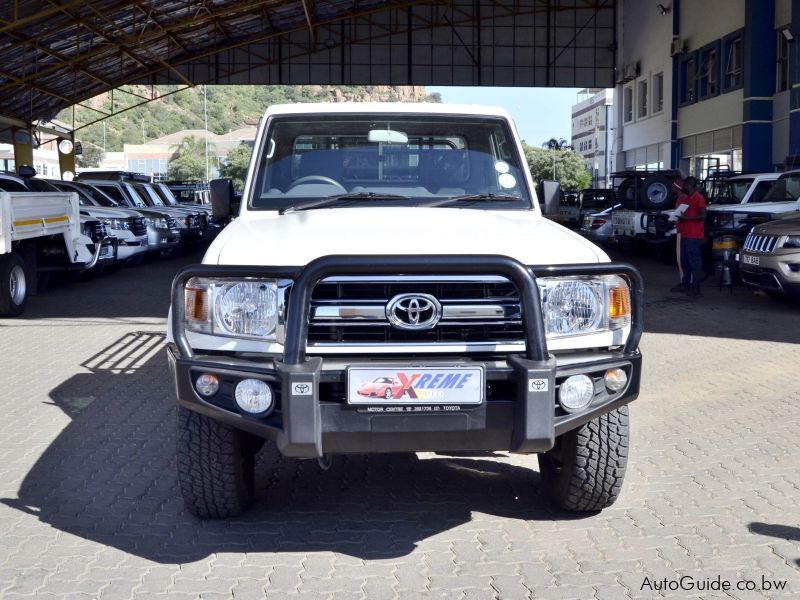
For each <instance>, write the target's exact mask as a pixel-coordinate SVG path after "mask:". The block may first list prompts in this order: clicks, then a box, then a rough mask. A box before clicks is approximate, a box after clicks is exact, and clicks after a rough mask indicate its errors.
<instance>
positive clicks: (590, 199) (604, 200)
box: [580, 191, 614, 209]
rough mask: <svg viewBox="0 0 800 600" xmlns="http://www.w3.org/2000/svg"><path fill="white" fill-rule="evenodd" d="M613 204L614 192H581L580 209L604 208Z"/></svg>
mask: <svg viewBox="0 0 800 600" xmlns="http://www.w3.org/2000/svg"><path fill="white" fill-rule="evenodd" d="M613 202H614V192H611V191H585V192H581V203H580V204H581V208H584V209H585V208H589V209H592V208H606V207H607V206H608V205H610V204H612V203H613Z"/></svg>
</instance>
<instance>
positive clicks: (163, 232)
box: [147, 227, 181, 252]
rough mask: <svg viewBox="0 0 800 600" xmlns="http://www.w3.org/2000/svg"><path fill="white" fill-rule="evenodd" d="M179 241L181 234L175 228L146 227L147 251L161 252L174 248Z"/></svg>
mask: <svg viewBox="0 0 800 600" xmlns="http://www.w3.org/2000/svg"><path fill="white" fill-rule="evenodd" d="M180 243H181V234H180V232H179V231H178V230H177V229H156V228H155V227H148V228H147V251H148V252H162V251H164V250H167V249H169V248H174V247H175V246H177V245H179V244H180Z"/></svg>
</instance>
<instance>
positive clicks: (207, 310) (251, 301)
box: [185, 278, 282, 341]
mask: <svg viewBox="0 0 800 600" xmlns="http://www.w3.org/2000/svg"><path fill="white" fill-rule="evenodd" d="M278 291H279V290H278V282H277V281H276V280H274V279H264V280H246V281H231V280H211V279H201V278H193V279H191V280H189V282H188V283H187V285H186V292H185V298H186V328H187V329H188V330H189V331H196V332H198V333H207V334H211V335H220V336H226V337H237V338H248V339H256V340H264V341H276V340H277V330H278V325H280V324H282V314H281V312H282V311H281V307H280V306H279V293H278Z"/></svg>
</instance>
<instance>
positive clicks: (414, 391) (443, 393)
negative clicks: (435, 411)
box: [347, 366, 484, 406]
mask: <svg viewBox="0 0 800 600" xmlns="http://www.w3.org/2000/svg"><path fill="white" fill-rule="evenodd" d="M483 380H484V372H483V367H404V366H403V367H393V366H380V367H350V368H348V369H347V402H348V404H357V405H373V406H374V405H393V406H414V405H452V406H460V405H477V404H481V402H483V390H484V381H483Z"/></svg>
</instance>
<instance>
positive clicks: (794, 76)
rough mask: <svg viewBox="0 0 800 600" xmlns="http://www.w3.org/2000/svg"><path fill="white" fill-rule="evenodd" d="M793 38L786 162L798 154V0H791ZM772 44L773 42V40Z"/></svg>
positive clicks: (799, 122)
mask: <svg viewBox="0 0 800 600" xmlns="http://www.w3.org/2000/svg"><path fill="white" fill-rule="evenodd" d="M789 31H791V33H792V35H793V36H794V40H792V41H791V42H789V84H790V85H791V94H790V98H791V99H790V103H789V156H788V157H787V162H788V163H790V164H791V163H794V160H793V158H794V157H797V156H798V155H800V41H798V39H797V36H800V0H792V25H791V27H790V28H789ZM773 45H774V42H773Z"/></svg>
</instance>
